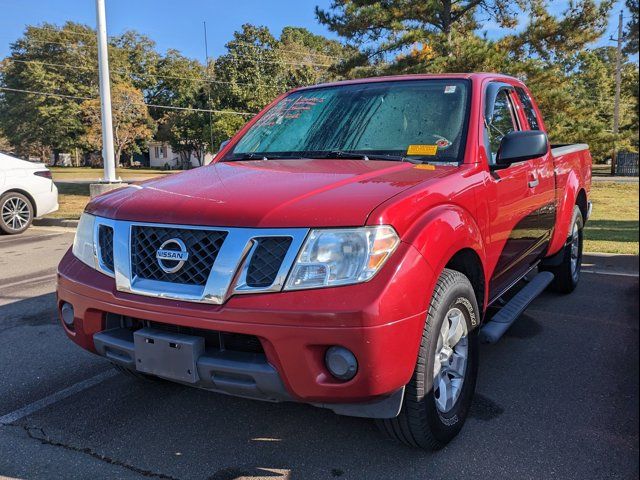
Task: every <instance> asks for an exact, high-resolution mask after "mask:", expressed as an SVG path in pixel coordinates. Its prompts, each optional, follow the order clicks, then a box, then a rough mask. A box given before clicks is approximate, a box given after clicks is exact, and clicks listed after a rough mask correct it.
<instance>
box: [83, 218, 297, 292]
mask: <svg viewBox="0 0 640 480" xmlns="http://www.w3.org/2000/svg"><path fill="white" fill-rule="evenodd" d="M308 232H309V230H308V229H306V228H292V229H284V228H275V229H267V228H226V227H219V228H218V227H195V226H191V225H169V224H149V223H140V222H129V221H116V220H110V219H106V218H100V217H97V218H96V234H95V238H96V257H97V258H96V265H97V266H98V269H99V270H101V271H102V272H103V273H105V274H106V275H109V276H112V277H114V278H115V283H116V289H117V290H118V291H120V292H126V293H135V294H139V295H147V296H153V297H160V298H167V299H174V300H183V301H189V302H201V303H212V304H218V305H219V304H222V303H224V302H225V301H226V300H227V299H228V298H229V297H231V296H233V295H238V294H248V293H266V292H279V291H281V290H282V288H283V287H284V283H285V280H286V277H287V274H288V272H289V271H290V270H291V267H292V265H293V263H294V261H295V259H296V257H297V255H298V252H299V251H300V248H301V247H302V243H303V242H304V239H305V238H306V236H307V234H308ZM183 249H184V251H183ZM167 251H168V253H169V254H170V257H169V259H167V258H166V257H163V255H166V254H167ZM174 252H175V253H177V254H180V257H179V258H180V260H173V254H174ZM184 253H187V254H188V257H187V256H186V255H184ZM178 265H179V268H176V269H175V271H173V270H174V269H173V268H168V267H172V266H175V267H178Z"/></svg>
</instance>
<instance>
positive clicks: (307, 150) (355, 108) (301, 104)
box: [224, 79, 469, 162]
mask: <svg viewBox="0 0 640 480" xmlns="http://www.w3.org/2000/svg"><path fill="white" fill-rule="evenodd" d="M468 109H469V82H468V81H466V80H458V79H456V80H454V79H444V80H435V79H434V80H410V81H392V82H372V83H359V84H354V85H338V86H333V87H320V88H315V89H309V90H303V91H299V92H294V93H292V94H291V95H288V96H287V97H286V98H284V99H282V100H281V101H280V102H278V103H277V104H276V105H274V106H273V107H272V108H271V109H270V110H269V111H268V112H266V113H265V114H264V115H263V116H262V117H261V118H260V119H259V120H258V121H257V122H256V123H255V124H254V125H253V126H252V127H251V128H250V129H249V130H248V131H247V133H246V134H245V135H244V136H243V137H242V138H241V139H240V141H239V142H238V143H237V144H236V146H235V147H234V148H233V150H232V151H230V152H229V153H228V154H227V155H226V157H225V159H224V160H226V161H233V160H249V159H254V158H255V159H262V158H302V157H311V158H323V157H327V158H329V157H331V158H341V157H342V158H358V157H357V154H360V155H361V156H362V158H364V157H365V156H366V157H372V158H371V159H372V160H376V159H389V160H393V159H398V160H402V159H404V158H405V157H407V158H408V159H418V160H422V161H446V162H459V161H461V160H462V156H463V154H464V151H463V150H464V142H465V140H466V138H465V137H466V125H467V117H468Z"/></svg>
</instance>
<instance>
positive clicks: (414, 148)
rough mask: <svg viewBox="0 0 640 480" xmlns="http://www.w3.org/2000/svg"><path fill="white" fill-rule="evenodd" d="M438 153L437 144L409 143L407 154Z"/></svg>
mask: <svg viewBox="0 0 640 480" xmlns="http://www.w3.org/2000/svg"><path fill="white" fill-rule="evenodd" d="M437 153H438V146H437V145H409V148H407V155H429V156H433V155H436V154H437Z"/></svg>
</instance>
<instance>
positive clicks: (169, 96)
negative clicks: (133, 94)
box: [147, 50, 211, 165]
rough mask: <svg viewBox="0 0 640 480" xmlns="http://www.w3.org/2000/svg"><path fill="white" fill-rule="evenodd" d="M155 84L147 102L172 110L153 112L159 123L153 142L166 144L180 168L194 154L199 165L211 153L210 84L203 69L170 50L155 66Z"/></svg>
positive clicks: (198, 64) (148, 94)
mask: <svg viewBox="0 0 640 480" xmlns="http://www.w3.org/2000/svg"><path fill="white" fill-rule="evenodd" d="M156 68H157V70H156V71H157V82H156V83H155V85H154V86H153V87H152V88H150V89H149V90H148V92H147V96H148V98H149V100H150V101H153V102H154V103H159V104H162V105H166V106H168V107H174V108H173V109H171V108H169V109H157V110H156V111H154V112H152V113H153V116H154V118H155V119H156V120H157V121H158V123H159V128H158V134H157V136H156V138H157V139H158V140H160V141H165V142H168V143H169V144H170V145H171V148H172V150H173V151H174V152H176V153H178V155H179V156H180V160H181V162H182V164H187V163H189V162H190V159H191V155H192V154H194V155H195V157H196V158H197V159H198V162H199V163H200V165H202V164H203V162H204V155H205V153H206V151H207V150H209V149H211V146H210V143H211V140H210V135H209V123H208V118H209V117H208V115H207V112H206V111H197V110H190V109H201V110H207V109H209V102H208V97H209V96H210V93H209V88H210V87H209V80H208V79H207V78H206V75H205V67H204V66H203V65H202V64H201V63H200V62H198V61H197V60H192V59H189V58H186V57H184V56H183V55H181V54H180V53H179V52H177V51H176V50H169V51H168V52H167V54H166V55H165V56H164V57H162V58H160V60H159V61H158V64H157V67H156Z"/></svg>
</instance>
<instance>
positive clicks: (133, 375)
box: [111, 363, 166, 382]
mask: <svg viewBox="0 0 640 480" xmlns="http://www.w3.org/2000/svg"><path fill="white" fill-rule="evenodd" d="M111 365H112V366H113V368H115V369H116V370H118V371H119V372H120V373H122V374H124V375H126V376H128V377H131V378H135V379H136V380H142V381H143V382H165V381H166V380H164V379H162V378H160V377H156V376H154V375H147V374H146V373H140V372H138V371H137V370H133V369H131V368H127V367H123V366H122V365H118V364H117V363H112V364H111Z"/></svg>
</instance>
